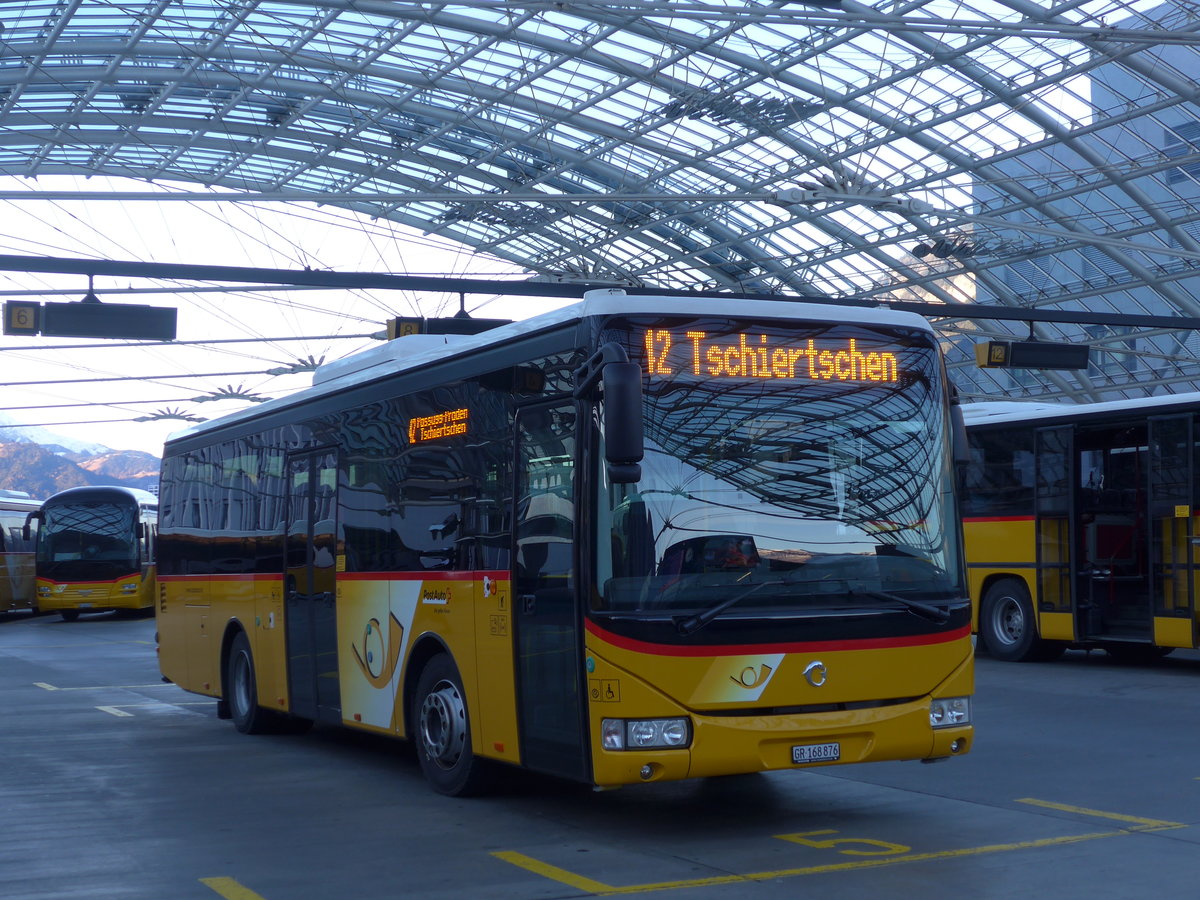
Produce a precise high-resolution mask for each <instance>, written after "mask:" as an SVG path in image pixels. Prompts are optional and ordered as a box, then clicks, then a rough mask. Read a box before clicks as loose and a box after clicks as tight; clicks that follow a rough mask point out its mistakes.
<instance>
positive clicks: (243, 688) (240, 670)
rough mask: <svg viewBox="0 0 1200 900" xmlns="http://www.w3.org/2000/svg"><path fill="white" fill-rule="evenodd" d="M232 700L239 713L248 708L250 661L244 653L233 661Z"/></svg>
mask: <svg viewBox="0 0 1200 900" xmlns="http://www.w3.org/2000/svg"><path fill="white" fill-rule="evenodd" d="M233 701H234V706H235V708H236V709H237V711H238V712H239V713H244V712H245V711H246V710H248V709H249V708H250V663H249V660H247V659H246V655H245V654H244V653H239V654H238V656H237V659H236V660H234V663H233Z"/></svg>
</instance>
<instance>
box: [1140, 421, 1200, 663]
mask: <svg viewBox="0 0 1200 900" xmlns="http://www.w3.org/2000/svg"><path fill="white" fill-rule="evenodd" d="M1149 423H1150V440H1149V445H1150V464H1149V465H1148V466H1147V467H1146V468H1147V470H1148V472H1147V474H1148V476H1149V479H1150V484H1149V491H1148V494H1149V500H1150V509H1149V526H1150V567H1149V568H1150V597H1151V600H1152V602H1151V604H1149V605H1150V608H1151V609H1152V610H1153V628H1154V632H1153V634H1154V637H1153V642H1154V643H1155V644H1157V645H1158V646H1160V647H1191V646H1194V641H1195V637H1194V634H1193V628H1192V621H1193V615H1192V608H1193V600H1192V585H1193V577H1194V576H1193V573H1192V569H1193V565H1194V550H1193V544H1192V542H1193V540H1194V539H1193V537H1192V514H1193V510H1192V479H1193V478H1194V477H1195V473H1194V471H1193V465H1194V464H1193V460H1192V417H1191V416H1190V415H1179V416H1152V417H1151V418H1150V420H1149ZM1147 624H1149V623H1147Z"/></svg>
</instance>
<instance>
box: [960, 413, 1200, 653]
mask: <svg viewBox="0 0 1200 900" xmlns="http://www.w3.org/2000/svg"><path fill="white" fill-rule="evenodd" d="M963 409H964V412H965V419H966V425H967V431H968V440H969V445H970V456H971V462H970V464H969V466H968V467H967V473H966V477H965V484H964V491H963V501H962V510H963V532H964V540H965V544H966V555H967V568H968V580H969V582H970V586H971V596H972V597H973V598H974V600H975V602H976V608H977V610H978V621H977V628H978V633H979V640H980V643H981V644H982V645H984V647H985V648H986V649H987V650H988V652H990V653H991V655H992V656H995V657H997V658H999V659H1004V660H1014V661H1022V660H1036V659H1041V660H1045V659H1052V658H1055V657H1057V656H1060V655H1061V654H1062V653H1063V651H1064V650H1066V649H1067V648H1069V647H1081V648H1102V649H1105V650H1107V651H1108V652H1109V653H1110V654H1111V655H1113V656H1114V657H1119V658H1126V659H1149V658H1153V657H1155V656H1161V655H1164V654H1165V653H1168V652H1170V650H1171V649H1172V648H1176V647H1188V648H1194V647H1196V646H1198V644H1197V611H1196V603H1195V591H1194V587H1195V584H1194V578H1195V576H1194V574H1193V570H1194V567H1195V565H1196V562H1197V560H1198V559H1200V557H1197V555H1196V554H1197V542H1198V541H1197V527H1196V524H1195V519H1194V517H1195V515H1196V510H1197V506H1198V502H1197V501H1198V498H1197V482H1196V477H1195V470H1196V452H1197V449H1198V446H1200V445H1197V443H1196V440H1197V437H1198V436H1200V431H1196V430H1195V429H1196V425H1195V424H1194V421H1193V420H1194V417H1195V416H1196V415H1197V413H1198V412H1200V394H1175V395H1169V396H1164V397H1148V398H1142V399H1138V400H1124V401H1110V402H1104V403H1088V404H1070V403H1027V402H1018V401H1000V402H987V403H978V404H968V405H966V406H964V407H963Z"/></svg>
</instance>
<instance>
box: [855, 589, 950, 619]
mask: <svg viewBox="0 0 1200 900" xmlns="http://www.w3.org/2000/svg"><path fill="white" fill-rule="evenodd" d="M847 593H848V594H849V596H851V597H869V598H870V599H872V600H891V601H893V602H895V603H900V604H902V605H903V606H904V607H905V608H906V609H907V610H908V611H909V612H911V613H913V614H914V615H918V616H920V617H921V618H922V619H928V620H929V621H930V622H935V623H937V624H938V625H945V624H946V623H947V622H949V621H950V611H949V610H948V609H942V608H941V607H940V606H934V605H933V604H931V603H922V602H921V601H920V600H912V599H910V598H908V597H901V596H900V595H899V594H889V593H888V592H887V591H863V590H855V589H854V588H851V589H850V590H849V591H847Z"/></svg>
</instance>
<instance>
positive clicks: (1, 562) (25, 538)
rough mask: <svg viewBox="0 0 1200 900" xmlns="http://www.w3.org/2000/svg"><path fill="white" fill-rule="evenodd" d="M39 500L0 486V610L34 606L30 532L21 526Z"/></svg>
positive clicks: (35, 507)
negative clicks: (2, 488) (1, 488)
mask: <svg viewBox="0 0 1200 900" xmlns="http://www.w3.org/2000/svg"><path fill="white" fill-rule="evenodd" d="M39 505H40V504H39V503H38V501H36V500H34V499H33V498H32V497H30V496H29V495H28V494H26V493H24V492H21V491H8V490H0V613H6V612H11V611H12V610H15V609H30V610H35V611H36V609H37V604H36V603H35V602H34V593H33V583H34V582H33V577H34V576H33V540H34V538H33V535H32V534H30V533H29V532H28V531H27V529H26V528H25V522H26V518H27V517H28V515H29V514H30V513H32V512H36V511H37V509H38V506H39Z"/></svg>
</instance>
